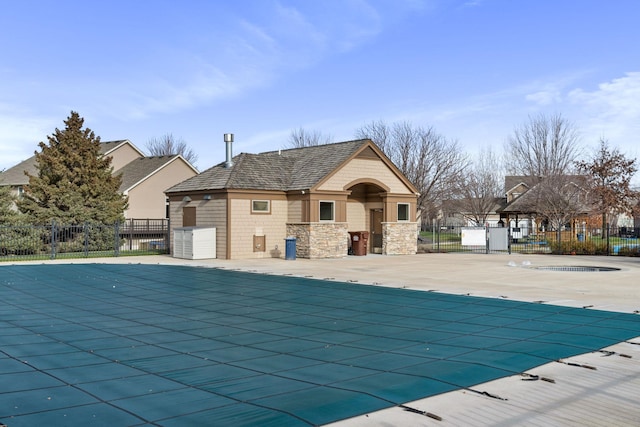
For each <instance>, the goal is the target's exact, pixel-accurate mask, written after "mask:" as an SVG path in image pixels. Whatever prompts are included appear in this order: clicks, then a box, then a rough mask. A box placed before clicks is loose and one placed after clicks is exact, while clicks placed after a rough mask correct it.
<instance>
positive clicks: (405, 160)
mask: <svg viewBox="0 0 640 427" xmlns="http://www.w3.org/2000/svg"><path fill="white" fill-rule="evenodd" d="M356 138H369V139H371V140H372V141H373V142H374V143H376V145H378V147H380V149H381V150H382V151H383V152H384V153H385V154H386V155H387V157H389V159H391V161H392V162H393V163H394V164H395V165H396V166H397V167H398V169H400V171H401V172H402V173H403V174H404V175H405V176H406V177H407V178H408V179H409V180H410V181H411V182H412V183H413V185H415V186H416V188H417V189H418V191H419V192H420V195H419V196H418V208H419V209H421V211H422V215H423V219H424V220H430V219H432V218H435V216H436V214H437V207H438V205H439V204H440V202H441V201H442V200H445V199H449V198H451V197H452V196H453V194H455V192H456V188H457V183H458V182H459V180H460V179H461V177H462V175H463V172H464V171H465V169H466V168H467V166H468V164H469V160H468V158H467V157H466V155H465V154H464V153H463V152H462V150H461V149H460V147H459V145H458V142H457V141H455V140H449V139H447V138H445V137H444V136H442V135H440V134H438V133H437V132H436V131H435V129H434V128H433V127H429V128H426V129H425V128H422V127H416V126H413V125H412V124H411V123H409V122H397V123H393V124H392V125H387V124H386V123H385V122H383V121H373V122H371V123H369V124H366V125H364V126H362V127H361V128H360V129H358V130H357V131H356Z"/></svg>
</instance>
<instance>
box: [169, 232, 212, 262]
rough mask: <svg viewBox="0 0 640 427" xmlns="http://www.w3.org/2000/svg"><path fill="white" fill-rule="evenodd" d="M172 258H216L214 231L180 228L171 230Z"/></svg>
mask: <svg viewBox="0 0 640 427" xmlns="http://www.w3.org/2000/svg"><path fill="white" fill-rule="evenodd" d="M173 257H174V258H184V259H208V258H215V257H216V229H215V228H208V227H181V228H176V229H174V230H173Z"/></svg>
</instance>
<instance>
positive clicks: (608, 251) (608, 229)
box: [607, 223, 611, 255]
mask: <svg viewBox="0 0 640 427" xmlns="http://www.w3.org/2000/svg"><path fill="white" fill-rule="evenodd" d="M609 236H611V227H610V226H609V223H607V255H611V246H610V240H609Z"/></svg>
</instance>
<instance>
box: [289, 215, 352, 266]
mask: <svg viewBox="0 0 640 427" xmlns="http://www.w3.org/2000/svg"><path fill="white" fill-rule="evenodd" d="M287 236H293V237H295V238H296V257H299V258H310V259H314V258H340V257H345V256H347V250H348V248H349V233H348V232H347V224H346V223H343V222H312V223H308V222H307V223H297V224H296V223H290V224H287Z"/></svg>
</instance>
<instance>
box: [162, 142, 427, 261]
mask: <svg viewBox="0 0 640 427" xmlns="http://www.w3.org/2000/svg"><path fill="white" fill-rule="evenodd" d="M230 144H231V143H230V142H227V159H226V161H225V162H222V163H220V164H218V165H216V166H213V167H212V168H210V169H208V170H206V171H204V172H202V173H200V174H199V175H197V176H194V177H192V178H190V179H187V180H186V181H184V182H181V183H179V184H177V185H175V186H173V187H171V188H170V189H169V190H167V191H166V194H167V196H168V197H169V203H170V219H171V226H172V228H175V227H181V226H183V227H187V226H196V227H213V228H215V229H216V254H217V257H218V258H226V259H232V258H266V257H283V256H285V250H284V249H285V240H286V239H287V238H289V237H295V239H296V254H297V257H301V258H331V257H343V256H346V255H347V254H348V251H349V245H350V244H352V243H353V241H354V240H353V239H354V238H359V237H365V235H364V233H363V234H362V235H361V236H358V235H350V234H349V232H366V233H368V239H367V241H366V242H367V244H366V249H367V251H368V252H373V253H380V254H386V255H392V254H414V253H416V249H417V231H418V230H417V222H416V211H417V206H416V203H417V190H416V188H415V187H414V186H413V185H412V184H411V182H409V180H408V179H407V178H406V177H405V176H404V175H403V174H402V173H401V172H400V171H399V170H398V168H397V167H396V166H395V165H394V164H393V163H392V162H391V161H390V160H389V158H388V157H387V156H385V155H384V153H382V151H381V150H380V149H379V148H378V147H377V146H376V145H375V144H374V143H373V142H372V141H370V140H368V139H365V140H357V141H348V142H341V143H335V144H326V145H317V146H311V147H305V148H295V149H288V150H279V151H271V152H266V153H260V154H248V153H242V154H239V155H237V156H235V157H233V156H232V155H231V148H230V147H231V145H230ZM353 236H355V237H353ZM359 244H361V243H359Z"/></svg>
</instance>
